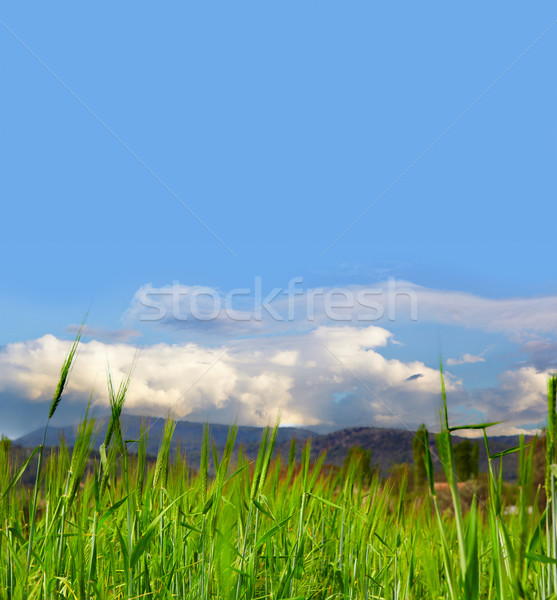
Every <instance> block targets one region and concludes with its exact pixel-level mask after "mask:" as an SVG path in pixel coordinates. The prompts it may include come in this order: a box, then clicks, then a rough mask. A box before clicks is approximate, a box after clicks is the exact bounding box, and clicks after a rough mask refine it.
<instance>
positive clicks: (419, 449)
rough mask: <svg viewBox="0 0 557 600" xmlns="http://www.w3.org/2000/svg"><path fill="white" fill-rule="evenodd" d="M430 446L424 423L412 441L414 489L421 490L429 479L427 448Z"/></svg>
mask: <svg viewBox="0 0 557 600" xmlns="http://www.w3.org/2000/svg"><path fill="white" fill-rule="evenodd" d="M428 444H429V432H428V430H427V428H426V426H425V425H424V424H423V423H422V425H420V428H419V429H418V431H416V434H415V435H414V439H413V440H412V453H413V455H414V487H416V488H420V487H422V486H423V484H424V483H425V481H426V479H427V471H426V467H425V457H426V447H427V445H428Z"/></svg>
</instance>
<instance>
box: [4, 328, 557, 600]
mask: <svg viewBox="0 0 557 600" xmlns="http://www.w3.org/2000/svg"><path fill="white" fill-rule="evenodd" d="M78 342H79V338H78V339H77V340H76V343H75V344H74V346H73V348H72V350H71V352H70V354H69V355H68V357H67V359H66V361H65V363H64V365H63V367H62V370H61V375H60V382H59V384H58V387H57V389H56V390H55V392H54V397H53V400H52V404H51V407H50V412H49V414H48V420H47V424H46V427H48V421H50V419H51V418H52V416H53V415H54V413H55V412H56V411H57V410H63V392H64V389H65V387H66V383H67V381H68V377H69V373H70V368H71V364H72V361H73V360H74V358H75V352H76V349H77V344H78ZM442 382H443V378H442V371H441V386H440V387H441V394H442V395H443V401H444V407H445V411H444V414H443V415H442V424H441V425H442V431H441V433H439V434H438V435H437V437H436V449H437V450H436V452H437V453H438V455H439V457H440V459H441V463H442V467H443V470H444V474H445V478H446V483H447V486H448V488H449V490H450V494H451V506H450V507H449V508H448V509H447V508H446V507H441V506H440V504H439V502H438V498H437V491H436V486H435V485H434V483H435V482H434V473H433V462H432V457H431V454H430V449H429V445H428V444H427V443H426V444H424V457H425V463H424V464H425V468H426V472H427V480H426V482H425V484H424V485H423V489H421V490H414V491H413V492H412V493H409V492H408V483H409V479H408V476H407V475H404V474H403V476H402V477H399V478H397V479H396V480H395V479H394V478H386V479H385V478H381V477H379V476H378V475H375V476H374V477H371V478H370V477H369V476H368V475H369V474H368V473H366V471H365V470H364V469H362V468H361V467H362V465H361V464H360V462H359V459H358V455H357V453H355V454H353V455H352V459H353V460H352V461H351V462H350V463H349V464H347V465H346V466H345V468H343V469H340V470H339V469H336V470H332V469H329V468H326V467H325V458H326V457H325V454H323V455H321V456H320V458H319V459H318V460H317V461H314V462H311V461H310V442H308V443H306V444H305V446H304V449H303V452H302V459H301V462H300V461H297V460H296V448H295V443H293V444H292V449H291V452H290V455H289V456H284V457H281V456H277V455H275V453H274V442H275V436H276V432H277V428H276V427H275V428H273V429H271V428H269V429H268V430H267V431H266V432H265V434H264V436H263V438H262V440H261V444H260V449H259V453H258V456H257V458H256V460H248V459H247V458H246V457H245V456H244V454H243V453H242V449H241V448H238V449H236V451H234V446H235V433H236V428H235V427H234V426H232V427H231V428H230V431H229V436H228V441H227V444H226V448H225V449H224V451H223V452H221V453H220V455H219V452H218V451H217V449H216V447H215V446H214V445H213V444H212V443H211V438H210V432H209V430H208V429H207V430H206V433H205V438H204V442H203V446H202V453H201V461H200V464H196V465H190V464H187V459H186V458H185V457H184V456H183V455H182V454H181V453H180V452H179V451H178V452H177V453H173V454H172V456H171V455H170V442H171V439H172V435H173V430H174V424H173V422H172V421H171V420H168V421H167V422H166V425H165V428H164V434H163V437H162V439H161V442H160V448H159V452H158V456H157V459H156V462H154V461H153V462H150V461H148V460H147V457H146V441H147V436H148V430H147V429H146V428H145V427H144V428H143V429H142V432H141V435H140V437H139V439H134V440H129V439H125V436H124V435H123V434H122V431H121V429H120V415H121V413H122V409H123V407H124V403H125V397H126V391H127V387H128V384H129V378H127V379H126V380H124V381H123V382H122V383H121V384H120V385H119V386H116V385H114V384H113V382H112V380H111V379H110V378H109V380H108V388H109V397H110V402H111V408H112V416H111V420H110V425H109V427H108V430H107V432H106V435H105V437H104V439H100V440H99V439H97V438H96V435H95V422H94V420H93V419H91V418H89V417H87V416H86V417H85V419H84V421H83V423H82V425H81V429H80V431H79V435H78V437H77V441H76V443H75V445H74V447H73V448H71V449H68V448H67V447H66V446H65V444H64V443H61V445H60V447H59V449H57V450H53V451H52V452H51V453H50V454H49V455H48V456H47V455H46V453H45V452H44V446H42V445H41V446H39V447H38V448H36V449H35V450H34V451H33V454H32V455H31V456H29V457H28V458H27V460H25V461H24V462H23V463H22V464H20V463H16V462H14V461H13V460H11V456H12V454H11V452H10V443H9V441H8V440H2V442H1V443H0V598H2V599H6V600H12V599H20V598H24V599H29V600H31V599H33V600H34V599H37V600H38V599H44V600H47V599H48V600H51V599H56V598H73V599H76V600H90V599H96V600H101V599H107V600H108V599H127V600H129V599H143V598H145V599H158V598H160V599H170V598H179V599H192V600H194V599H195V600H202V599H209V598H215V599H217V598H219V599H220V598H223V599H234V600H255V599H261V600H263V599H267V598H268V599H275V598H276V599H279V598H300V599H302V598H304V599H308V600H309V599H310V598H311V599H313V598H315V599H320V600H327V599H333V598H338V599H341V598H353V599H379V598H385V599H393V600H397V599H403V598H436V599H437V598H450V599H453V600H456V599H460V598H467V599H476V598H498V599H504V598H508V599H511V598H539V599H550V598H555V597H557V596H556V595H555V594H556V592H557V529H556V528H557V507H556V505H555V500H554V498H556V490H555V477H556V475H557V464H556V463H557V456H556V436H557V433H556V432H557V417H556V409H555V402H556V392H557V378H551V379H550V380H549V384H548V423H547V431H546V443H545V448H546V450H545V452H546V481H545V486H544V487H545V492H546V494H544V500H543V501H540V494H541V493H542V492H543V490H542V489H540V488H539V487H536V486H534V485H533V456H534V451H533V445H532V444H527V443H526V442H525V441H524V440H522V441H521V443H520V445H519V446H518V447H516V448H509V449H508V452H509V453H510V452H516V453H518V454H519V465H520V467H519V480H518V497H517V499H516V503H515V504H514V505H513V506H512V510H509V507H508V506H505V502H504V496H503V493H502V486H503V481H502V476H501V469H499V464H500V461H501V460H502V456H501V454H502V453H498V454H497V455H490V459H489V473H488V482H489V483H488V488H489V490H488V494H487V495H486V496H485V497H482V498H481V499H479V498H475V499H474V500H473V501H472V503H471V506H470V507H468V506H467V507H466V510H464V507H463V505H462V503H461V498H460V491H459V490H461V488H462V486H460V488H459V482H458V478H457V475H456V469H455V458H454V452H453V445H452V441H451V434H452V433H453V432H456V431H458V430H460V429H462V428H459V427H454V426H452V424H450V423H449V421H448V418H447V399H446V397H445V393H444V388H443V386H442ZM489 426H490V424H480V425H477V426H474V428H475V429H478V430H479V431H480V433H483V436H484V443H485V444H486V448H487V451H488V454H489V433H488V432H489ZM470 427H471V426H467V427H466V428H468V429H469V428H470ZM45 435H46V429H45ZM97 450H98V454H96V453H95V455H94V456H98V459H97V458H92V457H93V453H94V451H97ZM503 454H504V453H503ZM31 465H33V466H35V468H36V478H35V485H34V486H33V487H31V488H29V487H28V486H27V487H26V486H24V485H23V483H22V475H23V473H24V472H25V471H26V469H29V468H30V467H31ZM465 485H467V486H470V485H473V483H470V482H467V483H466V484H465ZM545 497H546V499H545Z"/></svg>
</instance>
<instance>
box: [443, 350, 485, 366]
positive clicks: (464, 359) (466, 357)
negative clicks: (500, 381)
mask: <svg viewBox="0 0 557 600" xmlns="http://www.w3.org/2000/svg"><path fill="white" fill-rule="evenodd" d="M480 362H485V358H484V357H483V356H482V355H481V354H478V355H474V354H468V353H466V354H463V355H462V356H461V357H460V358H449V359H447V365H449V367H454V366H455V365H469V364H474V363H480Z"/></svg>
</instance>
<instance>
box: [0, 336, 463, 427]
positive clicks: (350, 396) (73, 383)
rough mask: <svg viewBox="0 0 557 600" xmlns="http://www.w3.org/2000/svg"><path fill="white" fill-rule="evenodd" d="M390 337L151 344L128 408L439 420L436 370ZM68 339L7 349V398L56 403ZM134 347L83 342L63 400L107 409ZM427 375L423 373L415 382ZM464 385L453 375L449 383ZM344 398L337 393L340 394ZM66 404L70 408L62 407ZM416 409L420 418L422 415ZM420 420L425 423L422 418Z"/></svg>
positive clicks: (342, 421)
mask: <svg viewBox="0 0 557 600" xmlns="http://www.w3.org/2000/svg"><path fill="white" fill-rule="evenodd" d="M390 337H391V334H390V332H388V331H387V330H385V329H383V328H380V327H375V326H370V327H365V328H356V327H350V326H344V327H319V328H317V329H316V330H315V331H313V332H310V333H309V334H305V335H290V336H282V337H280V338H279V339H267V338H262V339H258V340H256V341H254V340H249V343H246V342H243V343H242V342H240V343H234V344H227V345H221V346H218V347H209V346H203V345H201V344H196V343H186V344H167V343H160V344H154V345H151V346H146V347H144V348H142V349H141V350H140V353H139V356H138V357H137V360H136V364H135V368H134V373H133V377H132V384H131V387H130V390H129V394H128V400H127V410H129V411H130V412H132V413H135V414H151V415H165V414H169V413H170V414H172V415H174V416H175V417H177V418H188V419H190V420H207V419H208V420H210V421H213V422H224V423H229V422H232V421H233V420H234V419H236V418H238V421H239V422H240V423H243V424H253V425H264V424H267V423H268V422H272V421H274V419H275V418H276V416H277V414H278V413H279V412H280V413H281V416H282V420H283V422H286V423H289V424H292V425H319V424H326V425H332V426H336V427H339V428H340V427H345V426H350V425H362V424H365V425H374V424H375V425H378V424H383V425H386V424H390V425H394V426H398V427H405V426H408V427H410V428H412V427H415V426H417V425H419V424H420V423H421V420H423V418H424V416H425V415H430V416H431V418H432V421H433V420H435V419H436V415H437V408H438V402H439V374H438V372H437V371H436V370H435V369H430V368H428V367H427V366H426V365H424V364H423V363H421V362H418V361H413V362H409V363H405V362H402V361H399V360H396V359H387V358H385V357H384V356H382V355H381V353H380V349H381V348H382V347H384V346H385V345H386V344H387V343H388V341H389V339H390ZM69 344H70V342H67V341H64V340H60V339H58V338H56V337H54V336H52V335H45V336H43V337H41V338H38V339H36V340H31V341H27V342H18V343H14V344H8V345H7V346H4V347H3V348H2V349H1V351H0V395H1V397H2V402H3V404H4V405H5V406H7V403H8V400H6V399H7V398H9V397H12V398H19V399H24V400H25V401H26V402H34V403H40V402H49V401H50V399H51V397H52V392H53V390H54V388H55V386H56V382H57V378H58V375H59V371H60V365H61V363H62V361H63V359H64V356H65V355H66V353H67V351H68V348H69ZM135 353H136V349H135V348H134V347H132V346H130V345H127V344H122V343H114V344H107V343H103V342H99V341H97V340H92V341H88V342H85V343H82V344H81V345H80V349H79V354H78V357H77V361H76V363H75V367H74V369H73V372H72V374H71V377H70V381H69V385H68V395H67V399H66V402H67V403H70V404H71V403H73V402H78V401H80V400H81V401H83V400H84V399H88V398H89V395H90V394H91V392H92V394H93V395H92V398H93V401H94V403H95V406H97V407H108V398H107V394H106V385H105V375H106V369H107V364H109V365H110V369H111V372H112V375H113V378H114V379H115V380H116V381H118V379H119V378H122V377H124V376H125V374H126V373H127V372H128V370H129V369H130V366H131V365H132V364H133V362H134V356H135ZM416 373H420V374H421V375H422V376H421V377H420V378H419V379H414V380H412V379H411V380H410V381H409V380H408V379H409V378H412V375H414V374H416ZM459 386H460V382H459V381H458V380H457V379H456V378H453V377H450V376H449V377H448V382H447V387H448V389H449V390H456V389H458V388H459ZM339 398H340V399H339ZM60 410H64V405H62V406H61V409H60ZM418 415H419V416H418ZM418 421H419V422H418Z"/></svg>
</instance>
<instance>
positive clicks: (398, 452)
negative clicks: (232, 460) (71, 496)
mask: <svg viewBox="0 0 557 600" xmlns="http://www.w3.org/2000/svg"><path fill="white" fill-rule="evenodd" d="M142 422H145V423H146V424H147V427H148V429H149V436H148V441H147V453H148V454H150V455H153V456H155V455H156V454H157V451H158V446H159V441H160V438H161V435H162V431H163V428H164V419H161V418H159V419H157V418H154V417H137V416H129V415H126V416H123V417H122V428H123V431H124V437H125V439H127V440H137V439H138V438H139V431H140V425H141V423H142ZM107 425H108V419H107V418H103V419H98V420H97V426H98V434H97V441H96V444H95V447H96V448H98V446H99V445H100V444H101V443H102V441H103V440H104V436H105V433H106V428H107ZM78 427H79V425H78V424H76V425H72V426H67V427H61V428H59V429H56V428H54V427H53V428H51V429H49V431H48V433H47V437H46V445H47V446H57V445H58V443H59V437H60V436H63V437H64V438H65V441H66V443H67V444H68V446H70V447H71V446H73V444H74V442H75V438H76V435H77V431H78ZM203 428H204V424H203V423H194V422H191V421H176V429H175V432H174V437H173V439H172V446H171V453H172V451H176V448H177V444H178V443H179V444H180V449H181V451H182V452H185V454H186V460H188V461H189V463H190V465H191V466H192V467H194V468H196V467H197V465H198V464H199V459H200V454H201V452H200V451H201V445H202V440H203ZM228 429H229V427H228V425H217V424H213V425H210V431H211V437H212V439H213V441H214V442H215V445H216V446H217V448H218V449H219V450H222V449H223V448H224V445H225V443H226V438H227V435H228ZM263 431H264V428H263V427H248V426H240V427H239V428H238V434H237V436H236V448H237V447H238V446H239V445H240V444H242V446H243V449H244V452H245V453H246V455H247V456H249V457H254V456H255V455H256V453H257V449H258V446H259V442H260V440H261V436H262V433H263ZM43 433H44V430H43V429H38V430H36V431H33V432H31V433H28V434H26V435H24V436H22V437H20V438H18V439H17V440H14V443H15V444H17V445H18V446H21V447H26V448H32V447H35V446H38V445H39V444H41V443H42V439H43ZM413 437H414V432H412V431H407V430H403V429H384V428H379V427H352V428H349V429H342V430H340V431H334V432H332V433H328V434H326V435H320V434H318V433H315V432H313V431H311V430H309V429H299V428H296V427H280V428H279V430H278V435H277V441H276V448H277V451H278V452H281V453H282V455H283V456H285V457H286V456H288V453H289V449H290V443H291V441H292V438H296V441H297V442H298V444H297V448H298V455H299V454H300V452H301V449H302V447H303V445H304V442H305V441H306V440H307V439H309V438H311V449H312V450H311V454H312V457H313V458H317V456H318V455H319V454H320V453H321V452H322V451H324V450H327V458H326V460H325V462H326V464H332V465H337V466H340V465H342V463H343V461H344V459H345V458H346V456H347V454H348V452H349V450H350V448H352V447H354V446H361V447H362V448H364V449H366V450H371V462H372V464H376V465H378V466H379V468H380V470H381V472H382V473H388V471H389V469H391V468H392V467H393V466H394V465H397V464H400V463H409V464H412V463H413V454H412V440H413ZM434 439H435V436H434V435H432V434H430V445H431V449H432V454H433V456H434V462H435V463H436V464H437V465H438V461H436V460H435V456H436V450H435V442H434ZM453 439H454V441H455V443H456V442H459V441H461V440H462V439H464V438H460V437H457V436H453ZM489 441H490V449H491V452H493V453H495V452H501V451H503V450H505V449H507V448H510V447H512V446H516V445H517V444H518V438H517V436H496V437H490V438H489ZM479 444H480V471H485V470H487V457H486V453H485V449H484V444H483V440H480V441H479ZM128 447H129V450H130V451H131V452H134V450H135V448H134V445H133V443H130V444H129V445H128ZM515 473H516V455H515V454H511V455H509V456H506V457H505V464H504V476H505V478H506V479H509V480H513V479H515Z"/></svg>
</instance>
